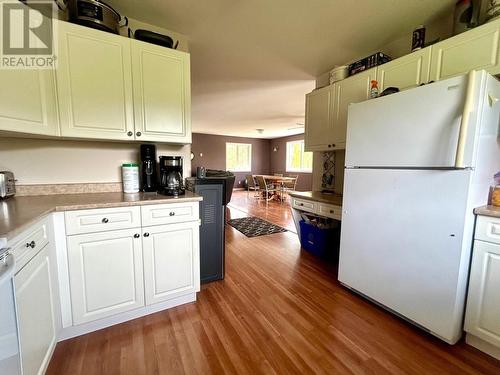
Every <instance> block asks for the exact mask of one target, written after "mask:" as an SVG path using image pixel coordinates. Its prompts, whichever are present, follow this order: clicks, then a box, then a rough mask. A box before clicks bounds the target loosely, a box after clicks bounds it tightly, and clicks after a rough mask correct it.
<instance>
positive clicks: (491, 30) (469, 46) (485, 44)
mask: <svg viewBox="0 0 500 375" xmlns="http://www.w3.org/2000/svg"><path fill="white" fill-rule="evenodd" d="M499 29H500V20H497V21H493V22H491V23H487V24H485V25H482V26H480V27H477V28H475V29H472V30H470V31H467V32H465V33H462V34H459V35H456V36H454V37H453V38H449V39H446V40H444V41H442V42H440V43H437V44H435V45H433V46H432V60H431V74H430V78H431V80H434V81H437V80H440V79H445V78H448V77H452V76H455V75H459V74H463V73H467V72H468V71H470V70H472V69H476V70H479V69H485V70H486V71H488V72H489V73H491V74H499V73H500V61H499V60H500V49H499V47H498V42H499V31H500V30H499Z"/></svg>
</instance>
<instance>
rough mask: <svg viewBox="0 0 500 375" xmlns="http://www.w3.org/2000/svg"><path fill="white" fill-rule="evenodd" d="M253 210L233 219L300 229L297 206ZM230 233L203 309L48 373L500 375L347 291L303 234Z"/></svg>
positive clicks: (101, 341) (240, 208)
mask: <svg viewBox="0 0 500 375" xmlns="http://www.w3.org/2000/svg"><path fill="white" fill-rule="evenodd" d="M245 201H246V193H241V192H238V193H236V194H235V198H234V200H233V201H232V207H231V208H230V209H229V211H230V215H231V217H241V216H242V215H246V214H245V211H246V212H249V213H251V214H252V215H255V216H260V217H262V218H264V219H267V220H269V221H273V222H275V223H277V224H279V225H282V226H286V227H288V226H290V225H293V224H292V222H291V215H290V214H289V212H288V210H289V207H288V205H286V204H285V205H281V204H280V203H278V202H270V203H269V205H266V204H265V203H264V204H263V205H261V204H260V203H256V202H255V201H253V200H249V201H248V204H247V205H246V207H244V205H245V204H244V202H245ZM266 206H267V208H266ZM271 219H272V220H271ZM226 230H227V232H226V239H227V247H226V266H227V269H226V279H225V280H224V281H219V282H214V283H210V284H207V285H204V286H202V291H201V292H200V293H199V295H198V301H197V302H196V303H191V304H187V305H184V306H180V307H177V308H174V309H170V310H167V311H163V312H160V313H156V314H153V315H150V316H148V317H144V318H140V319H136V320H133V321H130V322H127V323H123V324H120V325H117V326H114V327H110V328H107V329H103V330H101V331H98V332H94V333H91V334H88V335H85V336H81V337H78V338H75V339H71V340H67V341H64V342H61V343H59V344H58V345H57V348H56V351H55V353H54V357H53V358H52V361H51V363H50V366H49V369H48V372H47V373H48V374H71V375H78V374H85V375H93V374H106V375H111V374H134V375H135V374H224V373H227V374H313V373H317V374H500V362H499V361H496V360H494V359H492V358H491V357H488V356H487V355H485V354H483V353H481V352H479V351H477V350H475V349H474V348H472V347H470V346H468V345H466V344H465V343H463V342H460V343H459V344H457V345H455V346H449V345H447V344H445V343H444V342H441V341H440V340H438V339H436V338H434V337H433V336H430V335H428V334H427V333H425V332H423V331H421V330H419V329H417V328H415V327H413V326H412V325H410V324H408V323H406V322H404V321H402V320H401V319H399V318H397V317H395V316H393V315H391V314H389V313H387V312H386V311H384V310H382V309H381V308H378V307H377V306H375V305H373V304H371V303H370V302H368V301H366V300H364V299H362V298H360V297H358V296H357V295H355V294H353V293H351V292H349V291H348V290H346V289H345V288H343V287H342V286H341V285H339V283H338V282H337V278H336V268H335V266H332V265H329V264H326V263H323V262H322V261H320V260H318V259H316V258H314V257H313V256H311V255H309V254H307V253H304V252H303V251H301V249H300V244H299V241H298V239H297V236H296V235H295V234H294V233H291V232H287V233H279V234H273V235H270V236H263V237H256V238H247V237H245V236H244V235H242V234H241V233H239V232H238V231H236V230H234V229H233V228H231V227H229V226H227V227H226Z"/></svg>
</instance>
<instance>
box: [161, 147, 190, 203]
mask: <svg viewBox="0 0 500 375" xmlns="http://www.w3.org/2000/svg"><path fill="white" fill-rule="evenodd" d="M159 193H160V194H164V195H171V196H178V195H182V194H184V184H183V180H182V157H180V156H160V190H159Z"/></svg>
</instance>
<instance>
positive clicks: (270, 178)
mask: <svg viewBox="0 0 500 375" xmlns="http://www.w3.org/2000/svg"><path fill="white" fill-rule="evenodd" d="M257 176H261V177H264V180H265V181H266V184H267V183H271V184H275V185H280V186H282V187H283V185H284V184H285V183H287V182H293V181H295V180H296V179H297V178H296V177H286V176H274V175H267V174H259V175H254V177H257ZM264 193H265V192H263V194H264ZM273 197H274V198H277V199H279V200H280V201H283V200H284V195H283V191H275V192H274V193H273Z"/></svg>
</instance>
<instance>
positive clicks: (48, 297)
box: [14, 244, 57, 375]
mask: <svg viewBox="0 0 500 375" xmlns="http://www.w3.org/2000/svg"><path fill="white" fill-rule="evenodd" d="M50 249H51V245H50V244H49V245H47V246H45V247H44V248H43V249H42V250H40V252H39V253H38V254H37V255H36V256H35V257H33V259H31V261H30V262H29V263H28V264H27V265H26V266H25V267H24V268H22V269H21V270H20V271H19V272H18V273H17V274H16V275H15V277H14V284H15V293H16V305H17V319H18V326H19V345H20V352H21V363H22V368H23V375H36V374H43V373H44V372H45V370H46V368H47V365H48V363H49V361H50V358H51V355H52V352H53V350H54V347H55V345H56V341H57V332H56V322H55V316H56V315H55V311H54V308H55V306H56V304H55V300H54V285H53V282H52V280H53V278H52V274H51V269H52V267H53V265H52V264H51V263H52V262H51V256H50V254H51V251H50Z"/></svg>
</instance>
